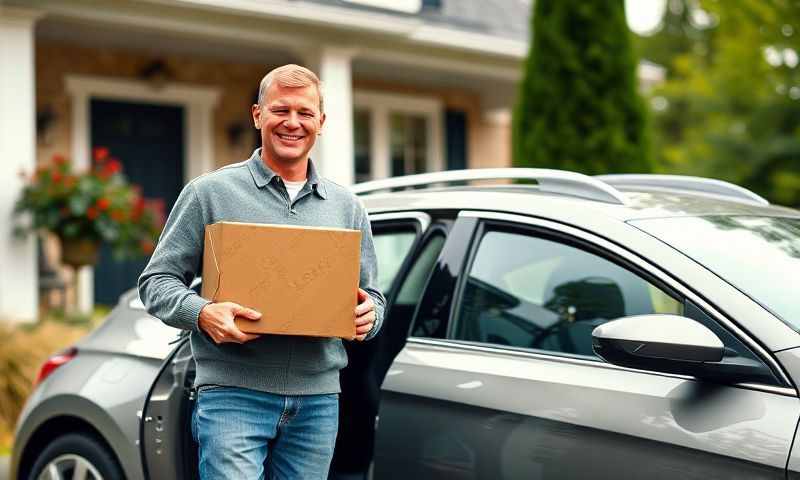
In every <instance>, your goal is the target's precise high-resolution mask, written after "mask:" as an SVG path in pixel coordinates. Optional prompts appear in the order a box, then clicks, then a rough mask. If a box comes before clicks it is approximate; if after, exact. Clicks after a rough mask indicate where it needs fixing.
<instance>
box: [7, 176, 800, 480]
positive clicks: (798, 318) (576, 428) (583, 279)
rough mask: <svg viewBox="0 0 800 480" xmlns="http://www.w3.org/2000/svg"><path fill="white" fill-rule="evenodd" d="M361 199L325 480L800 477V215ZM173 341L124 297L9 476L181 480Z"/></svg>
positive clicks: (702, 185) (628, 205) (644, 186)
mask: <svg viewBox="0 0 800 480" xmlns="http://www.w3.org/2000/svg"><path fill="white" fill-rule="evenodd" d="M476 179H478V180H488V179H517V180H519V179H522V180H525V181H524V182H521V183H519V182H518V183H509V182H505V183H499V184H497V183H495V184H489V183H487V182H481V183H480V185H469V184H468V183H469V181H470V180H476ZM354 190H356V192H357V193H359V194H360V195H362V196H363V201H364V203H365V204H366V206H367V208H368V210H369V212H370V215H371V220H372V228H373V231H374V238H375V246H376V250H377V253H378V258H379V263H380V264H379V275H380V278H379V280H380V287H381V288H382V289H383V291H384V292H386V297H387V300H388V305H387V316H386V321H385V325H384V329H383V331H382V333H381V334H380V335H379V336H378V337H377V338H375V339H374V340H373V341H372V342H368V343H364V344H348V345H347V349H348V354H349V357H350V364H349V366H348V367H347V368H346V369H345V370H344V371H343V372H342V377H341V383H342V395H341V409H340V410H341V414H340V415H341V418H340V432H339V437H338V439H337V446H336V454H335V457H334V462H333V471H334V474H333V476H340V477H344V476H347V478H359V477H365V476H371V477H372V478H376V479H391V478H414V479H416V480H422V479H428V478H456V479H477V478H491V479H496V478H503V479H505V478H525V479H532V478H557V479H572V478H614V479H617V478H647V479H675V478H697V479H708V478H726V479H731V478H747V479H753V478H775V479H785V478H787V477H788V478H800V453H798V447H796V446H795V447H794V448H793V445H796V444H797V443H798V442H795V437H796V435H797V426H798V418H799V417H800V400H798V390H797V387H796V386H797V385H798V382H800V334H798V330H799V329H800V306H798V301H799V300H800V286H799V285H800V282H798V281H797V277H796V276H795V275H796V274H797V272H798V271H800V269H798V266H799V265H800V212H798V211H796V210H792V209H787V208H781V207H776V206H771V205H769V204H768V203H767V202H766V201H765V200H763V199H762V198H760V197H758V196H757V195H755V194H753V193H752V192H749V191H747V190H744V189H742V188H740V187H737V186H735V185H731V184H727V183H724V182H719V181H715V180H708V179H700V178H692V177H671V176H657V175H614V176H604V177H587V176H584V175H579V174H574V173H569V172H559V171H551V170H538V169H501V170H472V171H456V172H442V173H435V174H424V175H417V176H410V177H400V178H395V179H388V180H381V181H376V182H369V183H366V184H361V185H357V186H356V187H354ZM198 283H199V281H196V282H195V288H198ZM178 334H179V332H178V331H176V330H174V329H172V328H170V327H167V326H165V325H163V324H162V323H161V322H160V321H158V320H157V319H154V318H152V317H150V316H148V315H147V314H146V312H145V311H144V310H143V308H142V305H141V302H140V301H139V299H138V298H137V296H136V293H135V292H134V291H131V292H129V293H127V294H125V295H123V296H122V298H121V299H120V301H119V304H118V305H117V306H116V308H115V309H114V310H113V311H112V312H111V314H110V315H109V317H108V319H107V320H106V321H105V323H104V324H103V325H102V326H101V327H100V328H98V329H97V330H96V331H94V332H92V333H91V334H90V335H89V336H87V337H86V338H84V339H83V340H81V341H80V342H79V343H78V344H76V345H75V346H74V347H73V348H71V349H69V350H67V351H65V352H61V353H60V354H59V355H57V356H54V357H53V358H52V359H51V360H50V361H49V362H48V364H47V365H46V370H47V371H48V372H49V374H48V375H47V376H46V378H45V379H44V380H43V381H42V382H41V383H40V384H39V385H38V387H37V388H36V390H35V391H34V393H33V394H32V395H31V397H30V399H29V400H28V402H27V404H26V406H25V409H24V411H23V413H22V415H21V417H20V421H19V424H18V428H17V432H16V439H17V443H16V445H15V449H14V456H13V458H12V478H18V479H26V480H27V479H30V478H33V479H60V478H74V479H84V478H85V479H100V478H103V479H121V478H126V479H130V480H139V479H179V478H186V479H188V478H195V477H196V463H197V460H196V446H195V444H194V443H193V441H192V438H191V435H190V433H189V427H188V418H189V413H190V412H191V409H192V406H193V402H194V398H195V397H194V395H195V392H194V391H193V389H192V388H191V385H192V380H193V377H194V362H193V361H192V357H191V352H190V350H189V346H188V343H187V342H186V341H185V338H183V337H181V336H179V335H178ZM351 475H352V476H351Z"/></svg>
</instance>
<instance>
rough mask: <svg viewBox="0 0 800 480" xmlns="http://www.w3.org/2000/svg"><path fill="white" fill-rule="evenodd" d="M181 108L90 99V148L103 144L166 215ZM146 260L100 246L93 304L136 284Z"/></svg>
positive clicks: (175, 188) (174, 193)
mask: <svg viewBox="0 0 800 480" xmlns="http://www.w3.org/2000/svg"><path fill="white" fill-rule="evenodd" d="M183 135H184V132H183V108H182V107H177V106H166V105H149V104H139V103H127V102H118V101H107V100H92V102H91V140H92V146H93V147H100V146H102V147H106V148H108V149H109V151H110V152H111V155H112V156H114V157H117V158H118V159H119V160H120V162H121V163H122V172H123V173H124V174H125V176H126V177H127V178H128V180H129V181H130V182H131V183H133V184H136V185H139V186H140V187H141V188H142V194H143V195H144V197H145V198H146V199H148V200H158V201H160V202H159V203H161V204H163V210H164V214H165V215H166V214H168V213H169V211H170V209H171V208H172V205H173V204H174V203H175V200H176V199H177V198H178V193H180V190H181V187H182V186H183V158H184V151H183ZM147 260H148V259H147V258H145V259H142V260H135V261H118V260H115V259H114V258H113V257H112V255H111V251H110V250H109V249H108V248H107V247H103V249H102V251H101V254H100V261H99V262H98V263H97V265H96V266H95V269H94V275H95V276H94V298H95V303H98V304H104V305H114V304H115V303H116V302H117V300H118V298H119V295H120V294H121V293H122V292H124V291H125V290H127V289H129V288H131V287H133V286H134V285H135V284H136V279H137V277H138V276H139V274H140V273H141V271H142V269H143V268H144V267H145V265H146V264H147Z"/></svg>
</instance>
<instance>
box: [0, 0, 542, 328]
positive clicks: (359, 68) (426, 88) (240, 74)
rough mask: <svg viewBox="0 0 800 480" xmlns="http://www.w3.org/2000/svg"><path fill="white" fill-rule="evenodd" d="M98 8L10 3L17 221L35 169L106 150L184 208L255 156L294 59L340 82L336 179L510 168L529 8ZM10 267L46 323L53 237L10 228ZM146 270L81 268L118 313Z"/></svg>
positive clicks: (8, 193)
mask: <svg viewBox="0 0 800 480" xmlns="http://www.w3.org/2000/svg"><path fill="white" fill-rule="evenodd" d="M98 3H99V2H93V1H87V0H4V3H3V5H2V6H0V52H2V56H0V158H2V161H0V184H1V185H2V188H0V215H2V216H3V218H6V219H8V218H9V216H10V212H11V209H12V207H13V204H14V201H15V199H16V198H17V196H18V195H19V192H20V189H21V187H22V179H21V178H20V177H19V176H18V172H19V171H20V170H25V171H28V172H30V171H32V170H33V169H34V167H35V165H36V163H37V160H42V159H48V158H50V157H51V156H52V155H53V154H55V153H62V154H66V155H67V156H69V157H71V159H72V160H73V162H75V163H76V164H78V165H80V166H83V167H87V166H88V165H89V164H90V152H91V151H92V147H93V146H100V145H102V146H105V147H108V148H110V149H111V151H112V152H113V154H114V155H115V156H117V157H119V158H120V160H121V161H122V163H123V168H124V172H125V173H126V174H127V176H128V177H129V178H130V179H131V180H132V181H133V182H135V183H138V184H141V185H142V186H143V189H144V195H145V196H147V197H152V198H159V199H161V200H162V201H163V204H164V208H165V210H166V211H168V210H169V208H170V207H171V205H172V202H174V200H175V198H176V197H177V194H178V192H179V190H180V188H181V187H182V186H183V185H184V184H185V183H186V182H187V181H189V180H191V179H192V178H194V177H196V176H197V175H200V174H202V173H204V172H207V171H210V170H213V169H215V168H218V167H220V166H222V165H225V164H228V163H232V162H237V161H241V160H243V159H245V158H247V156H249V154H250V152H251V151H252V149H253V148H254V146H256V145H257V132H256V131H255V130H254V129H252V122H251V119H250V116H249V115H250V114H249V108H250V105H251V104H252V103H253V101H254V98H255V96H256V90H257V85H258V82H259V80H260V79H261V77H262V76H263V75H264V74H265V73H266V72H267V71H269V70H270V69H271V68H273V67H275V66H278V65H281V64H285V63H290V62H293V63H299V64H303V65H306V66H308V67H310V68H311V69H313V70H315V71H316V72H317V73H318V74H319V75H320V77H321V79H322V81H323V84H324V93H325V105H326V113H327V115H328V121H327V123H326V126H325V131H324V134H323V136H322V137H321V138H320V142H319V144H318V145H317V147H315V151H314V152H313V158H314V159H315V161H316V162H317V163H318V164H319V166H320V169H321V171H322V173H323V175H325V176H327V177H329V178H331V179H333V180H334V181H337V182H340V183H343V184H351V183H353V182H355V181H362V180H367V179H372V178H381V177H387V176H393V175H402V174H408V173H417V172H425V171H436V170H442V169H448V168H473V167H490V166H508V165H510V161H511V160H510V156H511V155H510V125H509V123H510V116H511V115H510V111H511V107H512V105H513V102H514V97H515V93H516V89H517V86H516V85H517V83H518V81H519V79H520V77H521V69H520V65H521V62H522V61H523V59H524V57H525V55H526V53H527V45H528V43H527V36H528V34H527V28H528V15H529V10H530V0H115V1H113V2H111V1H109V2H105V3H104V4H103V5H102V6H99V5H98ZM0 265H2V268H0V318H16V319H33V318H35V317H36V315H37V304H38V299H39V295H38V288H37V255H36V243H35V240H34V239H32V238H29V239H28V240H19V239H16V238H13V236H12V235H11V223H10V222H9V221H4V222H0ZM139 269H141V264H129V265H120V264H114V263H112V262H111V261H110V260H109V259H107V258H104V259H103V260H101V262H100V263H99V264H98V265H97V266H96V267H94V269H92V268H84V269H82V271H81V272H80V274H79V278H80V281H79V282H78V285H79V287H78V298H79V305H80V306H81V308H82V309H87V308H89V307H90V306H91V305H92V304H93V303H94V302H95V300H96V301H97V302H99V303H113V302H114V301H115V299H116V296H117V295H118V294H119V293H120V292H121V291H122V290H124V289H126V288H129V287H130V286H133V284H134V281H135V278H136V274H137V273H138V270H139ZM100 278H102V281H99V279H100ZM94 279H98V281H94Z"/></svg>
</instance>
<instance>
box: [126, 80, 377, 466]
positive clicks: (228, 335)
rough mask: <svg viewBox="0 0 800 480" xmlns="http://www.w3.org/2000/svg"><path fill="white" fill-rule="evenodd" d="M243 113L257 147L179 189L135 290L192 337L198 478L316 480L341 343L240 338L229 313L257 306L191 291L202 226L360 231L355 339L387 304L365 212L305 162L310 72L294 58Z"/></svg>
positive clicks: (316, 90) (313, 112) (326, 454)
mask: <svg viewBox="0 0 800 480" xmlns="http://www.w3.org/2000/svg"><path fill="white" fill-rule="evenodd" d="M252 117H253V123H254V125H255V128H257V129H259V130H260V131H261V144H262V148H259V149H257V150H256V151H255V152H253V155H252V156H251V157H250V159H249V160H246V161H244V162H241V163H237V164H233V165H229V166H226V167H223V168H221V169H219V170H217V171H215V172H212V173H209V174H206V175H203V176H201V177H198V178H196V179H195V180H193V181H191V182H190V183H189V184H188V185H186V187H185V188H184V189H183V191H182V192H181V194H180V196H179V198H178V201H177V202H176V203H175V206H174V207H173V209H172V212H171V213H170V215H169V218H168V220H167V224H166V226H165V227H164V232H163V233H162V234H161V238H160V239H159V242H158V246H157V247H156V250H155V252H154V253H153V256H152V258H151V259H150V263H149V264H148V265H147V267H146V268H145V270H144V271H143V272H142V275H141V277H140V278H139V295H140V297H141V299H142V301H143V302H144V304H145V306H146V307H147V311H148V312H149V313H150V314H152V315H154V316H155V317H157V318H160V319H161V320H162V321H163V322H164V323H166V324H168V325H171V326H173V327H177V328H182V329H185V330H189V331H190V332H191V334H190V341H191V346H192V354H193V356H194V359H195V362H196V364H197V376H196V378H195V387H196V388H197V391H198V392H197V402H196V405H195V410H194V413H193V416H192V434H193V436H194V438H195V440H196V441H197V442H198V445H199V448H200V451H199V454H200V455H199V456H200V465H199V471H200V478H202V479H211V478H214V479H219V478H229V479H231V478H236V479H239V478H241V479H263V478H265V476H266V478H270V479H273V478H318V479H324V478H326V477H327V475H328V469H329V465H330V462H331V458H332V455H333V447H334V442H335V440H336V432H337V429H338V406H339V403H338V393H339V370H341V369H342V368H343V367H344V366H345V365H346V364H347V355H346V353H345V350H344V347H343V345H342V341H341V340H339V339H336V338H314V337H298V336H281V335H254V334H247V333H244V332H242V331H240V330H239V329H238V328H237V327H236V324H235V323H234V318H235V317H237V316H238V317H240V318H248V319H251V320H257V319H258V318H260V316H261V313H260V312H256V311H254V310H252V309H249V308H247V306H244V305H237V304H234V303H231V302H224V303H212V302H210V301H208V300H206V299H204V298H202V297H200V296H199V295H198V294H197V293H195V292H194V291H193V290H191V289H190V288H189V287H188V286H189V285H190V283H191V281H192V279H193V278H194V277H195V276H196V275H198V274H199V273H200V270H201V267H202V266H201V261H202V254H203V239H204V230H205V226H206V225H208V224H211V223H215V222H219V221H223V220H224V221H235V222H250V223H272V224H276V223H277V224H288V225H307V226H320V227H336V228H351V229H358V230H361V232H362V236H361V265H360V272H361V273H360V286H361V288H359V289H358V292H353V294H354V295H357V296H358V305H357V306H356V309H355V311H354V313H353V318H354V320H353V321H354V322H355V325H356V337H355V339H354V340H358V341H363V340H366V339H369V338H372V337H373V336H374V335H375V334H376V333H377V332H378V330H379V329H380V325H381V323H382V319H383V311H384V304H385V301H384V298H383V295H382V294H381V293H380V292H379V291H378V290H377V288H376V287H375V284H376V280H377V261H376V257H375V250H374V246H373V244H372V233H371V230H370V225H369V219H368V218H367V214H366V211H365V210H364V207H363V206H362V205H361V203H360V202H359V201H358V199H357V198H356V197H355V196H354V195H353V194H352V193H351V192H350V191H349V190H347V189H346V188H344V187H342V186H340V185H338V184H336V183H333V182H331V181H329V180H327V179H324V178H322V177H321V176H320V175H319V173H318V172H317V170H316V168H315V166H314V163H313V162H312V161H311V159H310V158H309V152H310V151H311V148H312V147H313V146H314V142H315V141H316V138H317V136H318V135H319V134H320V133H321V130H322V126H323V125H324V124H325V113H324V112H323V99H322V92H321V90H320V84H319V79H318V78H317V76H316V75H315V74H314V73H313V72H311V71H310V70H308V69H306V68H304V67H300V66H298V65H284V66H282V67H279V68H276V69H275V70H273V71H271V72H269V73H268V74H267V75H266V76H265V77H264V79H263V80H262V81H261V85H260V87H259V94H258V103H257V104H256V105H253V107H252ZM264 248H270V246H269V245H264Z"/></svg>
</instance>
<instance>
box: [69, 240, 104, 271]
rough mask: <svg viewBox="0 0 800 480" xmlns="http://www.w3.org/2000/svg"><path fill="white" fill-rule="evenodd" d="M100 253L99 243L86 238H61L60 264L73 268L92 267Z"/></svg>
mask: <svg viewBox="0 0 800 480" xmlns="http://www.w3.org/2000/svg"><path fill="white" fill-rule="evenodd" d="M99 253H100V243H99V242H97V241H95V240H91V239H88V238H62V239H61V262H62V263H65V264H67V265H69V266H71V267H73V268H78V267H83V266H85V265H94V264H95V263H97V258H98V255H99Z"/></svg>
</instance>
